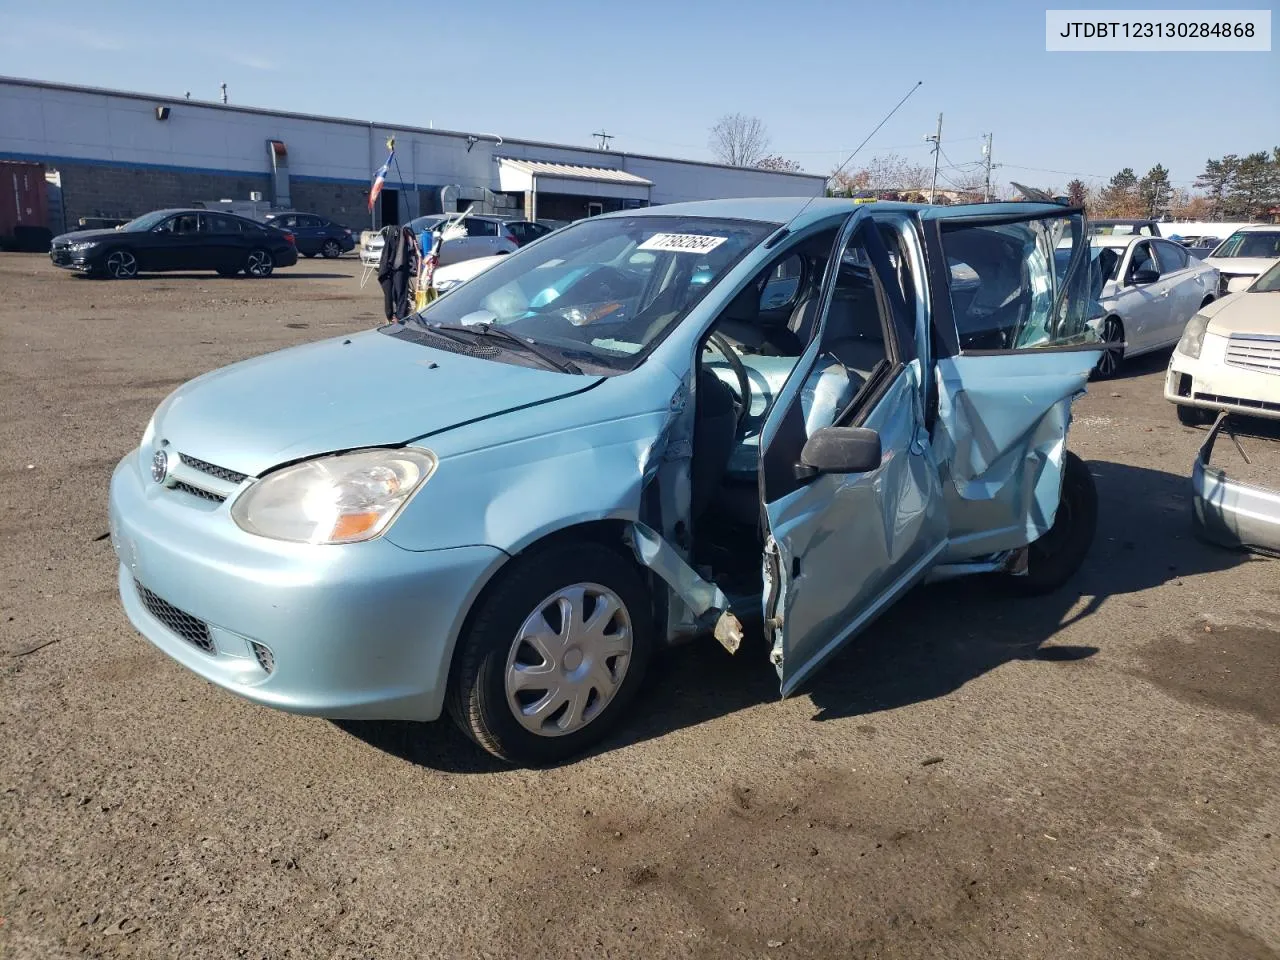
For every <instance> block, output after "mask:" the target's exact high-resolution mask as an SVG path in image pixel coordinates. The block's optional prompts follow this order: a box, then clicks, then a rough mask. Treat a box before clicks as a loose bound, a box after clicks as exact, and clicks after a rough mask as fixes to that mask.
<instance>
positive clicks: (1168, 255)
mask: <svg viewBox="0 0 1280 960" xmlns="http://www.w3.org/2000/svg"><path fill="white" fill-rule="evenodd" d="M1152 245H1153V246H1154V247H1155V248H1156V256H1158V257H1159V258H1160V272H1161V273H1174V272H1175V271H1178V270H1185V269H1186V266H1187V251H1186V250H1184V249H1183V248H1182V247H1180V246H1178V245H1177V244H1176V243H1169V242H1167V241H1163V240H1156V241H1153V243H1152Z"/></svg>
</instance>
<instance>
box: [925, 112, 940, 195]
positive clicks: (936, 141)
mask: <svg viewBox="0 0 1280 960" xmlns="http://www.w3.org/2000/svg"><path fill="white" fill-rule="evenodd" d="M925 140H927V141H928V142H929V143H932V144H933V182H932V183H930V184H929V202H930V203H933V197H934V194H935V193H937V192H938V159H939V158H940V157H941V156H942V114H938V132H937V133H935V134H934V135H933V136H931V137H925Z"/></svg>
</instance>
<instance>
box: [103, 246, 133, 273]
mask: <svg viewBox="0 0 1280 960" xmlns="http://www.w3.org/2000/svg"><path fill="white" fill-rule="evenodd" d="M102 269H103V272H104V273H105V274H106V275H107V276H108V277H110V278H111V279H112V280H132V279H133V278H134V277H136V276H137V275H138V258H137V257H135V256H134V255H133V254H132V253H130V252H129V251H128V250H112V251H111V252H110V253H108V254H107V258H106V259H105V260H104V261H103V264H102Z"/></svg>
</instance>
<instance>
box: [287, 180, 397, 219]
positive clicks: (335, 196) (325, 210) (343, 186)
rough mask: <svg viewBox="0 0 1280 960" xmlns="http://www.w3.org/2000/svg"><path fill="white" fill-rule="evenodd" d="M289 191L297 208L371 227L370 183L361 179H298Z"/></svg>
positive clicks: (294, 206) (290, 186) (291, 184)
mask: <svg viewBox="0 0 1280 960" xmlns="http://www.w3.org/2000/svg"><path fill="white" fill-rule="evenodd" d="M289 194H290V196H291V197H292V199H293V208H294V209H295V210H302V211H305V212H306V213H318V214H319V215H320V216H322V217H328V218H329V219H330V220H334V221H336V222H338V223H340V224H342V225H343V226H344V227H350V228H351V229H353V230H366V229H368V227H369V222H370V221H369V207H368V202H369V188H368V187H367V186H364V185H362V184H358V183H326V182H323V181H316V180H305V181H302V182H299V181H297V180H295V181H293V182H292V183H290V184H289ZM415 216H416V214H415Z"/></svg>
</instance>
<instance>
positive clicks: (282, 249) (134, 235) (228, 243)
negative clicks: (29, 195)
mask: <svg viewBox="0 0 1280 960" xmlns="http://www.w3.org/2000/svg"><path fill="white" fill-rule="evenodd" d="M49 258H50V259H51V260H52V261H53V263H54V265H55V266H59V267H63V268H65V269H67V270H75V271H78V272H80V273H87V274H90V275H93V276H100V277H107V278H110V279H115V280H125V279H129V278H132V277H136V276H137V275H138V274H139V273H152V272H155V271H161V270H216V271H217V272H218V273H219V274H220V275H222V276H224V277H230V276H234V275H235V274H237V273H240V272H243V273H244V274H245V275H246V276H249V277H268V276H270V275H271V272H272V271H273V270H274V269H275V268H276V267H290V266H293V265H294V264H295V263H297V262H298V251H297V248H296V247H295V246H294V238H293V235H292V234H290V233H286V232H285V231H284V230H279V229H277V228H275V227H273V226H271V225H269V224H262V223H257V222H256V221H253V220H247V219H245V218H244V217H237V216H235V215H234V214H230V213H212V212H209V211H206V210H155V211H153V212H151V213H144V214H143V215H142V216H140V217H138V218H137V219H136V220H130V221H129V222H128V223H126V224H125V225H124V226H123V227H117V228H115V229H112V230H80V231H76V232H75V233H64V234H62V235H61V236H58V237H54V238H53V246H52V248H51V249H50V251H49Z"/></svg>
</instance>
